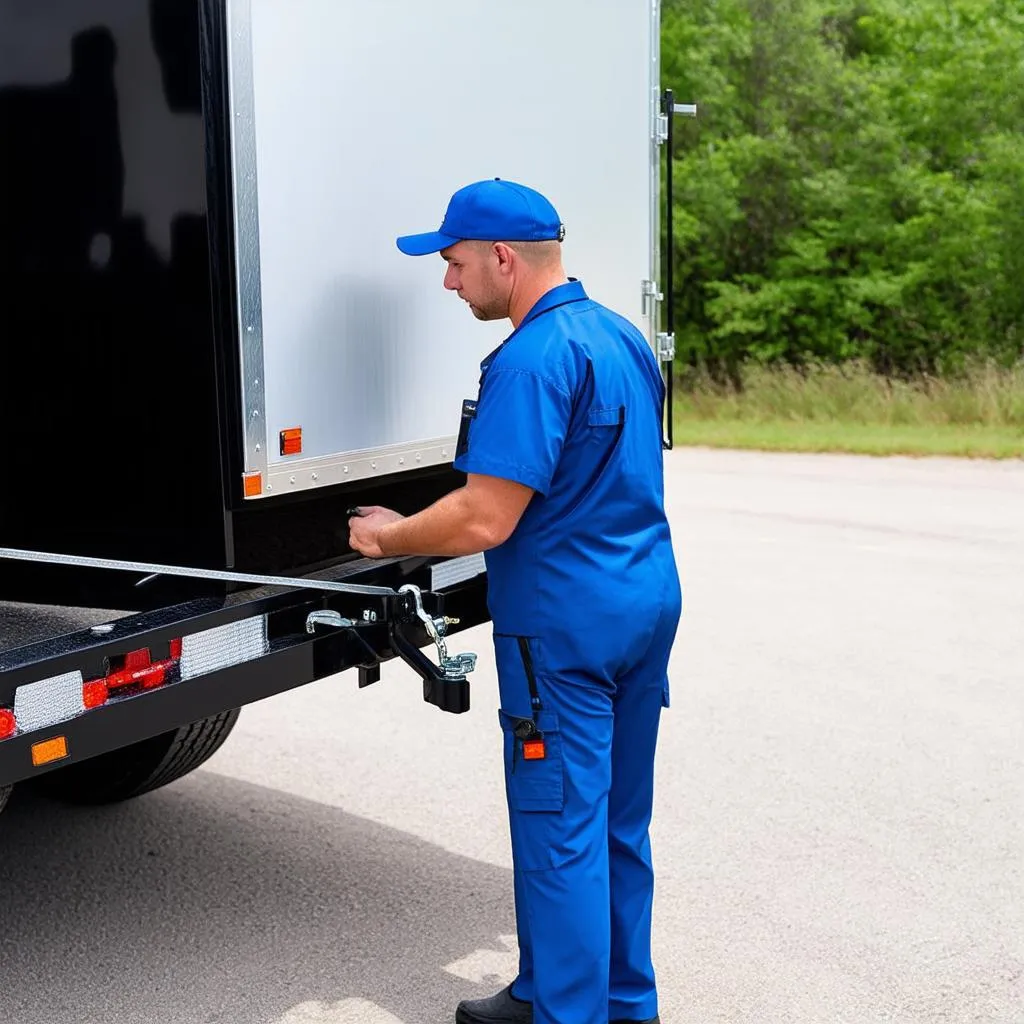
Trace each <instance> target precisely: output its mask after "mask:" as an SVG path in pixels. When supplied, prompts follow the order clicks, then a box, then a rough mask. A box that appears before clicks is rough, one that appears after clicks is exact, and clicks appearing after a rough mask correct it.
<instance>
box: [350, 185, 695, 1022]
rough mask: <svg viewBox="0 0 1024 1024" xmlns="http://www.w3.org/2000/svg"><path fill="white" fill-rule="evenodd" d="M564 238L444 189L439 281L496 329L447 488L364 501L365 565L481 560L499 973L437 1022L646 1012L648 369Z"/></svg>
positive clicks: (429, 248) (654, 369)
mask: <svg viewBox="0 0 1024 1024" xmlns="http://www.w3.org/2000/svg"><path fill="white" fill-rule="evenodd" d="M563 236H564V228H563V226H562V223H561V220H560V219H559V216H558V214H557V213H556V211H555V209H554V207H553V206H552V205H551V203H550V202H549V201H548V200H547V199H545V198H544V196H542V195H540V194H539V193H537V192H535V191H533V190H532V189H529V188H526V187H525V186H522V185H519V184H516V183H514V182H510V181H503V180H500V179H494V180H492V181H481V182H476V183H474V184H472V185H468V186H466V187H465V188H463V189H460V190H459V191H458V192H456V193H455V195H453V196H452V198H451V200H450V202H449V205H448V209H447V212H446V214H445V217H444V221H443V223H442V225H441V228H440V230H439V231H433V232H428V233H426V234H423V235H411V236H406V237H403V238H399V239H398V247H399V249H400V250H401V251H402V252H404V253H407V254H409V255H426V254H428V253H440V254H441V256H442V258H443V259H444V260H445V262H446V263H447V269H446V272H445V277H444V286H445V288H448V289H449V290H451V291H455V292H457V293H458V295H459V297H460V298H462V299H463V300H464V301H465V302H467V303H468V304H469V307H470V309H471V310H472V312H473V313H474V315H475V316H476V317H477V318H478V319H480V320H494V319H503V318H506V317H507V318H509V319H510V320H511V322H512V326H513V328H514V330H513V332H512V334H511V335H509V337H508V338H507V339H506V340H505V341H504V342H503V343H502V344H501V346H500V347H499V348H498V349H497V350H496V351H495V352H493V353H491V355H489V356H487V358H486V359H485V360H484V362H483V364H482V367H481V369H482V376H481V382H480V389H479V394H478V396H477V398H476V400H468V401H466V402H465V403H464V404H463V412H462V425H461V431H460V436H459V443H458V446H457V452H456V460H455V466H456V468H457V469H459V470H462V471H464V472H465V473H466V474H467V477H466V484H465V486H464V487H461V488H458V489H457V490H455V491H453V492H452V493H451V494H448V495H446V496H445V497H443V498H441V499H440V500H439V501H438V502H436V503H435V504H433V505H431V506H430V507H429V508H426V509H424V510H423V511H421V512H418V513H417V514H415V515H412V516H409V517H405V518H403V517H401V516H399V515H398V514H397V513H395V512H392V511H389V510H387V509H381V508H364V509H361V510H360V514H359V515H358V516H356V517H353V518H352V519H351V520H350V522H349V528H350V542H351V544H352V547H353V548H355V549H356V550H358V551H360V552H362V553H363V554H365V555H368V556H371V557H382V556H385V555H406V554H408V555H412V554H420V555H431V554H448V555H462V554H470V553H474V552H478V551H486V556H485V557H486V562H487V570H488V591H489V598H488V600H489V605H490V612H491V616H492V620H493V627H494V649H495V657H496V661H497V669H498V685H499V689H500V704H501V710H500V713H499V717H500V722H501V728H502V730H503V736H504V760H505V780H506V794H507V799H508V808H509V820H510V826H511V837H512V854H513V862H514V866H515V870H514V886H515V905H516V921H517V929H518V934H519V973H518V976H517V977H516V979H515V981H514V982H513V983H512V984H511V985H510V986H509V987H508V988H506V989H504V990H503V991H501V992H499V993H498V994H497V995H495V996H492V997H490V998H487V999H478V1000H469V1001H465V1002H462V1003H460V1004H459V1006H458V1008H457V1011H456V1021H457V1022H458V1024H511V1022H515V1024H527V1022H530V1021H533V1022H536V1024H608V1022H609V1021H611V1022H613V1024H625V1022H656V1021H658V1016H657V1014H658V1005H657V991H656V987H655V977H654V968H653V966H652V963H651V907H652V899H653V869H652V863H651V849H650V840H649V836H648V826H649V823H650V818H651V804H652V795H653V786H654V753H655V743H656V738H657V733H658V724H659V719H660V715H661V709H662V707H663V706H666V705H667V704H668V671H667V670H668V660H669V652H670V650H671V647H672V643H673V640H674V638H675V634H676V627H677V624H678V621H679V615H680V603H681V595H680V585H679V577H678V574H677V570H676V563H675V558H674V555H673V550H672V541H671V537H670V533H669V525H668V522H667V520H666V516H665V510H664V497H663V495H664V492H663V473H662V444H661V438H662V407H663V391H664V386H663V383H662V378H661V372H660V369H659V366H658V363H657V360H656V359H655V357H654V355H653V353H652V351H651V349H650V347H649V345H647V343H646V342H645V340H644V338H643V336H642V335H641V334H640V332H639V331H638V330H637V329H636V328H635V327H634V326H633V325H632V324H631V323H629V322H628V321H627V320H626V319H624V318H623V317H621V316H619V315H617V314H616V313H613V312H611V311H610V310H608V309H606V308H604V307H603V306H600V305H599V304H598V303H597V302H595V301H593V300H592V299H590V298H589V297H588V296H587V294H586V292H585V291H584V289H583V285H582V283H581V282H579V281H577V280H574V279H570V278H567V277H566V275H565V272H564V270H563V269H562V261H561V244H560V243H561V240H562V238H563Z"/></svg>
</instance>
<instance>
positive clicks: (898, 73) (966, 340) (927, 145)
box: [662, 0, 1024, 376]
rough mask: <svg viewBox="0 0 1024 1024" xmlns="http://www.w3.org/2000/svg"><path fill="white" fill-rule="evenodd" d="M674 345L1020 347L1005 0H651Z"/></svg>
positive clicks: (1017, 64) (741, 356)
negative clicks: (679, 114) (686, 114)
mask: <svg viewBox="0 0 1024 1024" xmlns="http://www.w3.org/2000/svg"><path fill="white" fill-rule="evenodd" d="M662 85H663V86H665V87H670V88H672V89H673V90H674V92H675V99H676V101H677V102H696V103H697V104H698V105H699V116H698V118H697V119H695V120H694V119H689V118H677V119H676V122H675V136H676V137H675V146H674V150H675V151H674V163H673V176H674V179H675V204H674V211H675V213H674V219H675V229H676V232H675V233H676V246H675V251H674V259H675V265H674V266H675V281H676V290H677V295H676V307H675V316H676V323H675V328H676V340H677V352H678V358H679V360H680V362H683V363H690V364H694V365H697V364H703V365H705V366H707V367H709V368H711V369H712V370H713V371H715V372H716V373H718V374H721V375H723V376H733V375H735V374H736V371H737V368H738V367H739V366H740V365H741V364H742V363H743V362H745V361H747V360H750V359H754V360H757V361H763V362H775V361H781V362H785V363H789V364H794V365H796V366H800V365H804V364H806V363H809V362H818V361H826V362H844V361H846V360H849V359H862V360H867V361H868V362H869V364H870V365H872V366H874V368H875V369H877V370H879V371H881V372H884V373H904V372H906V373H913V372H917V371H921V370H928V371H935V370H939V371H942V370H950V369H955V368H957V366H959V365H960V364H961V363H962V362H963V360H964V359H965V358H972V357H977V356H979V355H980V356H991V357H994V358H996V359H998V360H999V361H1001V362H1007V363H1011V362H1013V361H1015V360H1017V359H1020V357H1021V354H1022V350H1024V5H1021V3H1020V0H663V9H662Z"/></svg>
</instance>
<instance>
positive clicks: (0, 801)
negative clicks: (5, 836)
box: [0, 786, 11, 811]
mask: <svg viewBox="0 0 1024 1024" xmlns="http://www.w3.org/2000/svg"><path fill="white" fill-rule="evenodd" d="M10 795H11V787H10V786H0V811H2V810H3V809H4V804H5V803H7V798H8V797H9V796H10Z"/></svg>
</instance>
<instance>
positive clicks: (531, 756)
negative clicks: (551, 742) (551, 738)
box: [523, 740, 544, 761]
mask: <svg viewBox="0 0 1024 1024" xmlns="http://www.w3.org/2000/svg"><path fill="white" fill-rule="evenodd" d="M523 760H524V761H543V760H544V741H543V740H523Z"/></svg>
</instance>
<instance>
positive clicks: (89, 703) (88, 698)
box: [82, 679, 110, 708]
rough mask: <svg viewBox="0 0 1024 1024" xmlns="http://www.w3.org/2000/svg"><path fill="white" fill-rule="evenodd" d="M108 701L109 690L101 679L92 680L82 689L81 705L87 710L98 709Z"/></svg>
mask: <svg viewBox="0 0 1024 1024" xmlns="http://www.w3.org/2000/svg"><path fill="white" fill-rule="evenodd" d="M109 699H110V689H109V688H108V687H107V684H106V681H105V680H103V679H94V680H93V681H92V682H91V683H86V684H85V685H84V686H83V687H82V703H83V704H84V705H85V706H86V707H87V708H98V707H99V706H100V705H101V704H106V702H107V701H108V700H109Z"/></svg>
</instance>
